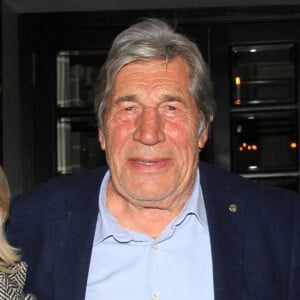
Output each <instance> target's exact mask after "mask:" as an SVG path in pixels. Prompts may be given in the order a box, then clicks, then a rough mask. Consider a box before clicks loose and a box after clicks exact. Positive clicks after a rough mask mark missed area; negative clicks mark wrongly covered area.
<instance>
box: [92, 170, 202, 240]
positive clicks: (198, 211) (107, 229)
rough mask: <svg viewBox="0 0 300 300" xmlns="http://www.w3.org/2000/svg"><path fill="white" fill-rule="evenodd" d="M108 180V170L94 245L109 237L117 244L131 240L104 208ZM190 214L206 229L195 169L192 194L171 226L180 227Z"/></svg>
mask: <svg viewBox="0 0 300 300" xmlns="http://www.w3.org/2000/svg"><path fill="white" fill-rule="evenodd" d="M109 178H110V172H109V170H108V171H107V172H106V174H105V176H104V178H103V181H102V184H101V188H100V192H99V213H98V220H97V225H96V231H95V236H94V245H95V244H97V243H99V242H101V241H103V240H105V239H106V238H108V237H111V236H113V237H114V238H116V239H117V240H118V241H119V242H122V241H123V242H129V241H131V240H133V237H132V236H131V234H130V231H128V230H124V229H123V228H122V227H121V226H120V224H119V223H118V221H117V220H116V219H115V217H114V216H113V215H112V214H111V213H110V211H109V210H108V209H107V207H106V190H107V185H108V181H109ZM190 214H193V215H195V216H196V217H197V219H198V221H199V223H200V224H201V225H202V226H204V227H205V228H207V215H206V209H205V203H204V199H203V193H202V188H201V185H200V171H199V169H197V174H196V179H195V184H194V189H193V192H192V194H191V196H190V198H189V200H188V201H187V203H186V204H185V206H184V207H183V209H182V211H181V213H180V214H179V215H178V216H177V217H176V218H175V219H174V220H173V222H172V223H171V226H177V225H180V224H181V223H183V222H184V220H185V218H186V217H187V216H188V215H190ZM137 237H140V240H141V241H142V240H145V237H146V235H144V234H142V233H136V232H135V238H134V240H135V241H136V238H137Z"/></svg>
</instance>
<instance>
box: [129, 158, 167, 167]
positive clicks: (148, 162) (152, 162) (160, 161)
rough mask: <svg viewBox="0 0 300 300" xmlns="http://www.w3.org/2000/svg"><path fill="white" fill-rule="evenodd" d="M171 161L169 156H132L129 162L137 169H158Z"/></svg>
mask: <svg viewBox="0 0 300 300" xmlns="http://www.w3.org/2000/svg"><path fill="white" fill-rule="evenodd" d="M169 162H170V159H169V158H130V159H129V163H130V164H131V165H132V166H133V167H134V168H137V169H144V168H145V169H147V170H149V169H151V170H158V169H162V168H165V167H166V166H167V165H168V164H169Z"/></svg>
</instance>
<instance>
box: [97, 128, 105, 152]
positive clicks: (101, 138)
mask: <svg viewBox="0 0 300 300" xmlns="http://www.w3.org/2000/svg"><path fill="white" fill-rule="evenodd" d="M98 141H99V144H100V147H101V149H102V150H105V136H104V132H103V130H102V129H101V128H99V129H98Z"/></svg>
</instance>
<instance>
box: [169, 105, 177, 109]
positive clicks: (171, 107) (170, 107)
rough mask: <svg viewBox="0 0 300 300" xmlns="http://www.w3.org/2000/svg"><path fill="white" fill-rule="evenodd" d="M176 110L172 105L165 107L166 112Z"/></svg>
mask: <svg viewBox="0 0 300 300" xmlns="http://www.w3.org/2000/svg"><path fill="white" fill-rule="evenodd" d="M176 109H177V108H176V107H175V106H172V105H168V106H167V110H176Z"/></svg>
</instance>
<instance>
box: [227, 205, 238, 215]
mask: <svg viewBox="0 0 300 300" xmlns="http://www.w3.org/2000/svg"><path fill="white" fill-rule="evenodd" d="M237 209H238V208H237V205H236V204H230V205H229V207H228V210H229V211H230V212H232V213H235V212H237Z"/></svg>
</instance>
